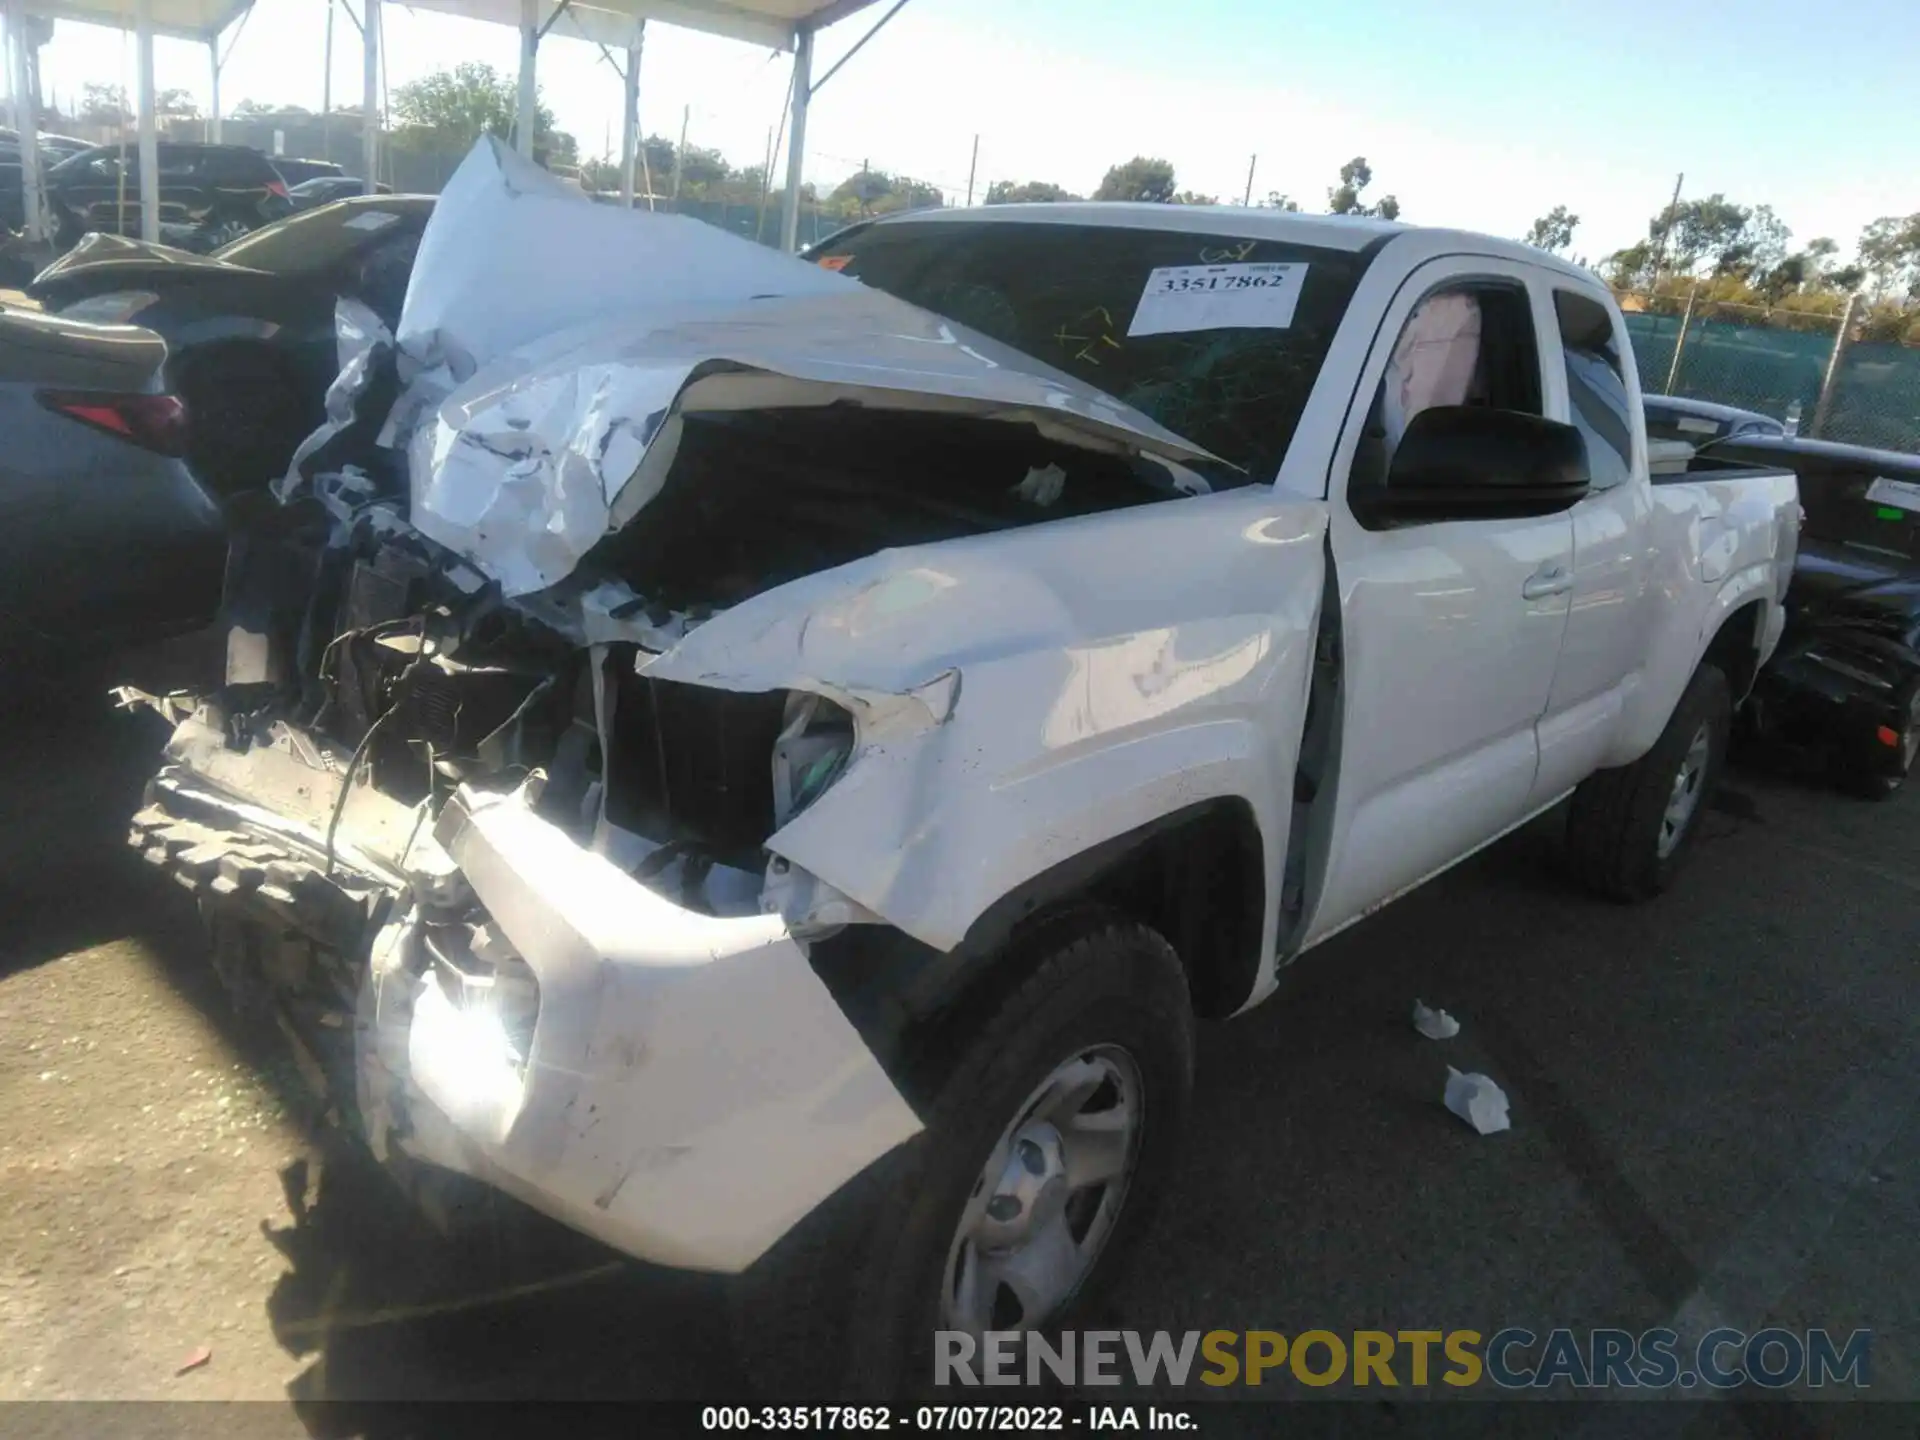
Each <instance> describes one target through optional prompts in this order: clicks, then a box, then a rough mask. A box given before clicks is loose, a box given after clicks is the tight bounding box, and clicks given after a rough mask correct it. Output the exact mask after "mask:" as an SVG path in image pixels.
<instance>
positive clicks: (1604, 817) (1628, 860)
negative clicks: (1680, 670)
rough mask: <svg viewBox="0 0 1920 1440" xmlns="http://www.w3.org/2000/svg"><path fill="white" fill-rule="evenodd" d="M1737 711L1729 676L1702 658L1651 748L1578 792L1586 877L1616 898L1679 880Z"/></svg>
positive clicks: (1576, 834)
mask: <svg viewBox="0 0 1920 1440" xmlns="http://www.w3.org/2000/svg"><path fill="white" fill-rule="evenodd" d="M1732 717H1733V701H1732V696H1731V693H1730V692H1729V690H1728V687H1727V678H1726V676H1725V675H1723V674H1721V672H1720V671H1719V669H1718V668H1716V667H1715V666H1713V665H1707V664H1703V665H1702V666H1701V667H1700V668H1699V669H1698V670H1696V671H1695V672H1694V675H1693V679H1692V680H1691V681H1689V682H1688V684H1687V688H1686V692H1685V693H1684V694H1682V695H1681V697H1680V703H1679V704H1678V705H1676V706H1674V710H1673V715H1672V717H1671V718H1670V719H1669V720H1668V721H1667V728H1666V729H1665V730H1663V731H1661V732H1660V738H1659V739H1658V740H1656V741H1655V742H1654V745H1653V748H1652V749H1651V750H1649V751H1648V752H1647V753H1646V754H1645V755H1643V756H1641V757H1640V758H1639V759H1638V760H1636V761H1634V763H1633V764H1631V765H1623V766H1620V767H1619V768H1617V769H1613V770H1601V771H1599V772H1597V773H1596V774H1594V775H1591V776H1589V777H1588V778H1587V779H1586V780H1585V781H1584V782H1583V783H1582V784H1581V786H1580V788H1579V789H1577V790H1575V791H1574V792H1573V805H1572V809H1571V810H1570V812H1569V813H1568V816H1567V861H1568V865H1569V868H1570V869H1571V870H1572V872H1573V874H1574V876H1575V878H1576V879H1578V880H1579V881H1580V883H1581V884H1583V885H1585V886H1586V887H1587V888H1588V889H1590V890H1592V891H1594V892H1595V893H1596V894H1599V895H1603V896H1605V897H1606V898H1608V899H1609V900H1620V901H1632V900H1646V899H1650V898H1651V897H1653V896H1655V895H1658V894H1660V893H1661V892H1662V891H1663V890H1665V889H1666V888H1667V887H1668V886H1669V885H1671V884H1672V883H1673V880H1674V877H1675V876H1676V875H1677V874H1679V872H1680V868H1681V866H1682V864H1683V863H1684V862H1685V860H1686V858H1687V855H1688V854H1689V853H1690V852H1691V851H1692V849H1693V844H1694V840H1695V838H1696V836H1697V835H1698V834H1699V830H1700V821H1701V817H1702V816H1703V815H1704V814H1705V813H1706V810H1707V806H1708V805H1709V803H1710V802H1711V801H1712V799H1713V792H1714V788H1715V787H1716V786H1717V785H1718V784H1719V783H1720V772H1721V770H1722V769H1723V768H1724V766H1725V763H1726V754H1727V735H1728V731H1729V729H1730V728H1731V725H1732ZM1702 747H1704V748H1702ZM1683 777H1691V778H1690V779H1688V780H1687V781H1686V789H1687V793H1688V795H1689V796H1690V797H1691V802H1690V804H1688V805H1686V806H1685V807H1683V808H1684V814H1678V813H1677V808H1676V807H1680V800H1681V795H1680V789H1681V782H1682V781H1683ZM1676 817H1677V818H1676Z"/></svg>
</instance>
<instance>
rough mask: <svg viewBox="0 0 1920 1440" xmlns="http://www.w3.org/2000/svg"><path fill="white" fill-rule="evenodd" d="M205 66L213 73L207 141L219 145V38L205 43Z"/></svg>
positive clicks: (215, 37)
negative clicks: (211, 105)
mask: <svg viewBox="0 0 1920 1440" xmlns="http://www.w3.org/2000/svg"><path fill="white" fill-rule="evenodd" d="M207 64H208V66H209V68H211V70H212V71H213V110H212V113H211V114H209V115H208V116H207V141H208V143H209V144H213V145H218V144H219V143H220V37H219V36H218V35H216V36H214V37H213V38H212V39H211V40H209V41H207Z"/></svg>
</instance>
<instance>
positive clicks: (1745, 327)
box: [1626, 312, 1920, 451]
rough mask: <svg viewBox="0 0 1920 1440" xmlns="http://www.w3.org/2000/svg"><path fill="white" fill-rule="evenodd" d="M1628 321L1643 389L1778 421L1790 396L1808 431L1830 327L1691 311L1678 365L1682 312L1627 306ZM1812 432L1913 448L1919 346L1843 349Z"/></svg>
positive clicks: (1919, 429)
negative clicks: (1816, 427) (1817, 429)
mask: <svg viewBox="0 0 1920 1440" xmlns="http://www.w3.org/2000/svg"><path fill="white" fill-rule="evenodd" d="M1626 320H1627V334H1628V336H1629V338H1630V339H1631V340H1632V342H1633V354H1634V359H1635V361H1636V363H1637V364H1638V365H1639V367H1640V388H1641V389H1642V390H1644V391H1645V392H1647V393H1648V394H1650V395H1660V394H1673V395H1679V396H1684V397H1686V398H1688V399H1694V400H1712V401H1715V402H1717V403H1718V404H1722V405H1737V406H1739V407H1740V408H1741V409H1743V410H1757V411H1759V412H1760V413H1762V414H1764V415H1773V416H1776V417H1780V418H1784V417H1785V416H1786V414H1787V411H1788V409H1789V407H1791V406H1792V405H1793V404H1795V403H1796V402H1797V403H1798V404H1799V406H1800V413H1801V433H1802V434H1810V433H1813V427H1814V423H1815V418H1816V416H1817V415H1818V414H1819V412H1820V387H1821V383H1822V382H1823V380H1824V379H1825V377H1826V372H1827V364H1828V361H1829V359H1830V358H1831V356H1832V354H1833V344H1834V332H1833V331H1832V330H1788V329H1784V328H1780V327H1777V326H1771V325H1765V324H1750V323H1741V322H1737V321H1731V320H1724V319H1719V318H1701V317H1700V316H1697V315H1696V316H1695V317H1694V319H1693V320H1692V322H1691V323H1690V324H1689V325H1688V327H1687V339H1686V344H1685V346H1684V347H1683V348H1682V349H1681V351H1680V364H1679V366H1678V367H1677V369H1676V367H1675V366H1674V363H1673V354H1674V346H1675V344H1676V343H1677V342H1678V340H1679V336H1680V325H1681V317H1680V316H1678V315H1656V314H1649V313H1646V312H1630V313H1629V314H1628V315H1627V317H1626ZM1836 328H1837V326H1836ZM1669 381H1671V384H1669ZM1819 433H1820V434H1821V436H1822V437H1823V438H1825V439H1828V440H1841V441H1846V442H1848V443H1850V444H1854V445H1871V446H1873V447H1875V448H1876V449H1882V450H1911V451H1920V347H1915V346H1910V345H1892V344H1874V343H1866V342H1857V343H1855V344H1854V345H1852V346H1850V347H1848V349H1847V352H1846V354H1845V355H1844V356H1842V357H1841V362H1840V368H1839V370H1838V372H1837V373H1836V374H1835V376H1834V383H1833V395H1832V397H1831V398H1830V400H1829V402H1828V405H1827V409H1826V415H1825V423H1824V425H1823V426H1822V427H1821V429H1820V432H1819Z"/></svg>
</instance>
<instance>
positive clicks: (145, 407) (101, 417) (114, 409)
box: [40, 390, 187, 456]
mask: <svg viewBox="0 0 1920 1440" xmlns="http://www.w3.org/2000/svg"><path fill="white" fill-rule="evenodd" d="M40 403H41V404H42V405H44V406H46V407H47V409H49V410H51V411H53V412H54V413H55V414H58V415H65V416H66V417H67V418H68V419H69V420H78V421H79V422H80V423H81V424H82V425H90V426H92V427H93V428H94V429H96V430H104V431H106V432H107V433H108V434H109V435H117V436H119V437H120V438H121V439H122V440H128V441H131V442H132V443H133V444H135V445H138V446H141V447H142V448H143V449H147V450H153V451H156V452H158V453H159V454H162V455H176V456H177V455H182V454H185V453H186V448H187V407H186V406H185V405H184V404H182V403H181V400H180V397H179V396H177V395H122V394H116V393H112V392H103V391H74V390H42V391H41V392H40Z"/></svg>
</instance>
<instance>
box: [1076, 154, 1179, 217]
mask: <svg viewBox="0 0 1920 1440" xmlns="http://www.w3.org/2000/svg"><path fill="white" fill-rule="evenodd" d="M1173 197H1174V183H1173V163H1172V162H1171V161H1168V160H1157V159H1150V158H1148V157H1147V156H1145V155H1136V156H1134V157H1133V159H1131V160H1129V161H1127V163H1126V164H1124V165H1115V166H1114V167H1113V168H1112V169H1111V170H1109V171H1107V174H1106V178H1105V179H1103V180H1102V181H1101V182H1100V188H1099V189H1098V190H1096V191H1094V192H1093V198H1094V199H1096V200H1147V201H1151V202H1153V203H1154V204H1157V205H1167V204H1170V203H1172V201H1173Z"/></svg>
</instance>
